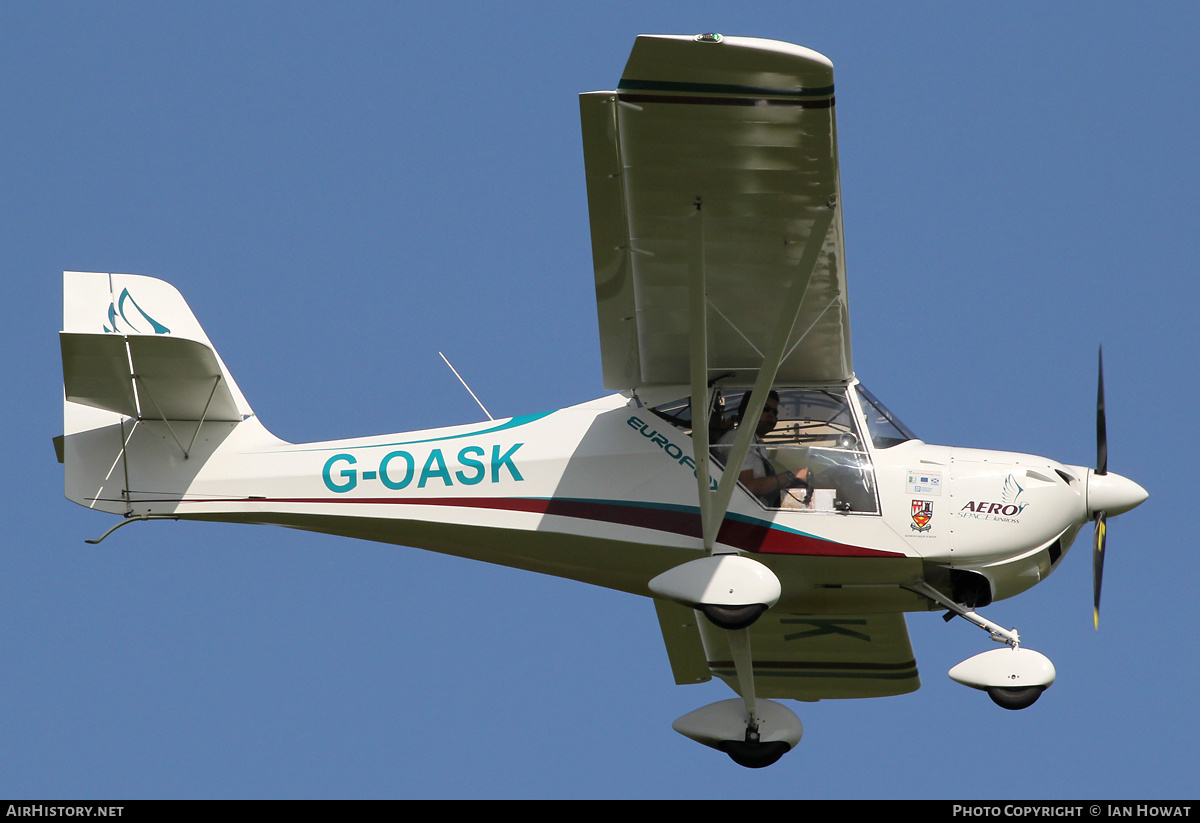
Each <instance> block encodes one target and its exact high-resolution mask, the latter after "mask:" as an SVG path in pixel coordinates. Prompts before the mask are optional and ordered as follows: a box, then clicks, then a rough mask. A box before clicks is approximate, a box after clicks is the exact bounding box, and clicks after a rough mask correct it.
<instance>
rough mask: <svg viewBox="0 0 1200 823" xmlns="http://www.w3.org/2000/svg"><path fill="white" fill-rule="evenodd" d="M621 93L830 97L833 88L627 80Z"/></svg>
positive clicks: (619, 87) (618, 86) (620, 87)
mask: <svg viewBox="0 0 1200 823" xmlns="http://www.w3.org/2000/svg"><path fill="white" fill-rule="evenodd" d="M617 88H618V89H620V90H621V91H674V92H690V93H692V94H756V95H759V96H768V97H829V96H830V95H832V94H833V86H822V87H820V88H813V89H805V88H799V89H794V88H793V89H774V88H768V87H765V86H739V85H735V84H727V83H682V82H677V81H673V80H626V79H625V78H624V77H622V78H621V82H620V83H618V84H617Z"/></svg>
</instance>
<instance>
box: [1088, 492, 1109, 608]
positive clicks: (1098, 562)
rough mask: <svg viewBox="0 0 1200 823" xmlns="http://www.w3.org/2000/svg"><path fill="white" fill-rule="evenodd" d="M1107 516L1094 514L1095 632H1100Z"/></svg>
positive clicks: (1093, 577)
mask: <svg viewBox="0 0 1200 823" xmlns="http://www.w3.org/2000/svg"><path fill="white" fill-rule="evenodd" d="M1107 519H1108V517H1107V515H1105V513H1104V512H1102V511H1101V512H1096V532H1095V535H1094V536H1093V538H1092V595H1093V598H1094V603H1093V606H1092V622H1093V623H1094V624H1095V627H1096V631H1100V581H1101V580H1102V579H1103V577H1104V543H1105V541H1106V540H1107V537H1108V535H1107V531H1108V530H1107V526H1106V522H1105V521H1106V520H1107Z"/></svg>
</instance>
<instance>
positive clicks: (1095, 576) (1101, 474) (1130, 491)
mask: <svg viewBox="0 0 1200 823" xmlns="http://www.w3.org/2000/svg"><path fill="white" fill-rule="evenodd" d="M1097 385H1098V387H1097V389H1096V468H1094V469H1089V470H1088V488H1087V512H1088V516H1089V517H1090V518H1092V519H1094V520H1095V521H1096V535H1095V537H1094V538H1093V540H1092V592H1093V597H1094V602H1093V605H1092V622H1093V623H1094V624H1095V626H1096V630H1097V631H1099V629H1100V580H1101V578H1102V577H1103V576H1104V542H1105V538H1106V529H1107V523H1108V518H1109V517H1116V516H1117V515H1118V514H1121V513H1123V512H1127V511H1129V510H1130V509H1133V508H1136V507H1137V506H1139V505H1141V504H1142V502H1143V501H1145V499H1146V497H1147V494H1146V490H1145V489H1143V488H1142V487H1141V486H1139V485H1138V484H1137V483H1134V482H1133V481H1132V480H1130V479H1129V478H1127V477H1122V476H1121V475H1119V474H1110V473H1109V471H1108V433H1107V427H1106V425H1105V420H1104V350H1103V349H1101V350H1100V377H1099V380H1098V381H1097Z"/></svg>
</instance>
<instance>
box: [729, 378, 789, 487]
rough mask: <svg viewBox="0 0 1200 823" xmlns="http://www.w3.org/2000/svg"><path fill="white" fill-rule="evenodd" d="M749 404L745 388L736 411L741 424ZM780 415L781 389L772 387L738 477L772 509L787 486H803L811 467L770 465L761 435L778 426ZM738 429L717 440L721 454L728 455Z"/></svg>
mask: <svg viewBox="0 0 1200 823" xmlns="http://www.w3.org/2000/svg"><path fill="white" fill-rule="evenodd" d="M749 405H750V392H746V393H745V394H743V395H742V402H741V404H740V405H739V406H738V411H737V420H738V426H739V428H740V426H741V425H742V418H744V417H745V416H746V407H747V406H749ZM778 419H779V392H777V391H775V390H774V389H772V390H771V393H770V394H768V395H767V403H766V405H765V406H763V410H762V414H761V415H760V416H759V419H758V425H757V426H756V427H755V430H754V440H753V442H752V443H751V444H750V451H748V452H746V459H745V460H744V461H743V462H742V471H741V474H739V475H738V480H740V481H741V483H742V485H743V486H745V487H746V488H747V489H749V490H750V493H751V494H753V495H754V496H755V497H757V498H758V499H759V500H760V501H762V504H763V505H764V506H767V507H768V508H772V509H778V508H780V505H781V503H782V500H783V490H784V489H790V488H795V487H796V486H803V485H804V484H806V483H807V482H808V480H809V472H808V469H801V470H800V471H799V472H798V473H795V472H786V471H785V472H776V471H775V467H774V466H773V465H771V459H770V458H769V457H767V450H766V449H765V448H764V447H763V440H762V439H763V437H765V436H766V435H767V434H769V433H770V432H771V430H772V429H774V428H775V423H776V421H778ZM737 432H738V430H737V429H732V430H730V431H728V432H726V433H725V434H724V435H723V436H722V437H721V439H720V440H719V441H717V445H718V446H720V447H721V448H720V449H719V450H718V451H719V452H720V454H721V455H722V456H725V457H728V455H729V451H730V448H731V447H732V446H733V441H734V438H736V437H737Z"/></svg>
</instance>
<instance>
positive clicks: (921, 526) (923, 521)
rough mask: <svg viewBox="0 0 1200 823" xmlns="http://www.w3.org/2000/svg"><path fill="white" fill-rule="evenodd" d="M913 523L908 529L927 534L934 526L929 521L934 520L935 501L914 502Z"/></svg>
mask: <svg viewBox="0 0 1200 823" xmlns="http://www.w3.org/2000/svg"><path fill="white" fill-rule="evenodd" d="M912 520H913V522H912V523H909V524H908V527H909V528H910V529H912V530H913V531H917V532H927V531H929V530H930V529H931V528H933V527H932V526H930V525H929V521H930V520H933V501H932V500H914V501H913V502H912Z"/></svg>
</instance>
